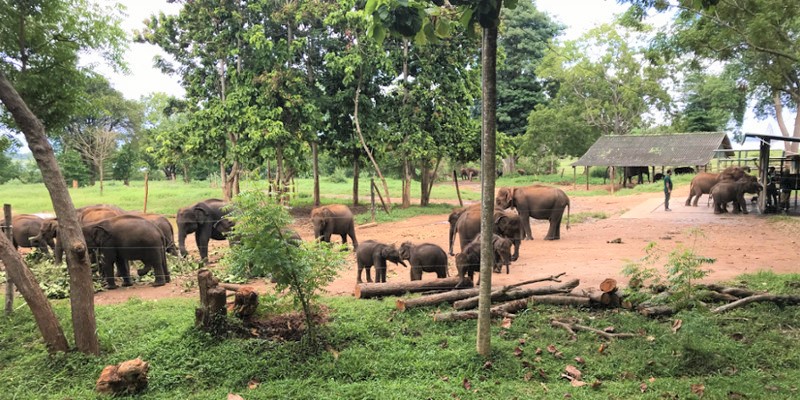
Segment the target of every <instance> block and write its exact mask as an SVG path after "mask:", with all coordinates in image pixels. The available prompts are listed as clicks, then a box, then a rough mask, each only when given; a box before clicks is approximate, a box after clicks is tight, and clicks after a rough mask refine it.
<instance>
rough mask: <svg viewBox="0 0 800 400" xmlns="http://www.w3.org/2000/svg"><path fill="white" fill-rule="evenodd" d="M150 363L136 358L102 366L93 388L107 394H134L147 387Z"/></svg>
mask: <svg viewBox="0 0 800 400" xmlns="http://www.w3.org/2000/svg"><path fill="white" fill-rule="evenodd" d="M148 369H150V364H149V363H147V362H145V361H142V359H140V358H137V359H135V360H128V361H124V362H121V363H119V364H117V365H108V366H106V367H105V368H103V371H102V372H101V373H100V377H99V378H97V383H96V384H95V390H96V391H97V392H99V393H102V394H107V395H115V396H116V395H127V394H136V393H139V392H141V391H142V390H144V389H145V388H147V370H148Z"/></svg>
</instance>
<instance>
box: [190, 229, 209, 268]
mask: <svg viewBox="0 0 800 400" xmlns="http://www.w3.org/2000/svg"><path fill="white" fill-rule="evenodd" d="M194 239H195V243H197V250H199V251H200V259H201V260H202V261H203V263H206V264H208V241H209V240H211V235H210V234H209V235H206V234H205V232H204V230H198V231H197V232H195V234H194Z"/></svg>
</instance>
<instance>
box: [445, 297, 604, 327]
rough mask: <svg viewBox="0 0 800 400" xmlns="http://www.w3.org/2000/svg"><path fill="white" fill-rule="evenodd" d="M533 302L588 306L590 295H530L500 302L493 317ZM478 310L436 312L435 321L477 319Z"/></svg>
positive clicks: (527, 305) (525, 306) (505, 314)
mask: <svg viewBox="0 0 800 400" xmlns="http://www.w3.org/2000/svg"><path fill="white" fill-rule="evenodd" d="M533 304H551V305H568V306H588V305H589V298H588V297H577V296H565V295H543V296H530V297H527V298H524V299H517V300H512V301H509V302H506V303H502V304H498V305H496V306H494V307H492V308H491V309H490V313H491V316H492V317H510V318H513V317H515V315H514V314H513V313H514V312H516V311H519V310H522V309H525V308H528V307H529V306H531V305H533ZM477 318H478V311H477V310H467V311H452V312H448V313H436V314H434V315H433V320H434V321H435V322H441V321H464V320H469V319H477Z"/></svg>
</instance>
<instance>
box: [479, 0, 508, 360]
mask: <svg viewBox="0 0 800 400" xmlns="http://www.w3.org/2000/svg"><path fill="white" fill-rule="evenodd" d="M501 7H502V0H498V1H497V10H500V8H501ZM498 22H499V18H498ZM481 47H482V48H481V70H482V71H483V77H482V83H483V96H482V97H483V100H482V103H483V104H482V108H483V110H482V113H481V114H482V115H483V121H482V127H483V129H482V133H481V147H482V152H481V170H482V171H483V179H481V273H480V276H481V291H480V300H479V303H478V340H477V349H478V354H480V355H482V356H484V357H488V356H489V355H490V352H491V323H492V320H491V312H490V309H491V307H492V299H491V295H492V266H493V265H494V252H493V251H492V232H493V230H494V226H493V225H494V220H493V218H492V215H493V213H494V180H495V174H494V172H493V171H495V163H496V160H495V158H496V155H495V146H496V143H495V129H496V126H495V117H496V115H497V87H496V86H495V84H496V82H497V69H496V68H497V26H494V27H491V28H484V29H483V41H482V46H481Z"/></svg>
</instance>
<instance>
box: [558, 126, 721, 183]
mask: <svg viewBox="0 0 800 400" xmlns="http://www.w3.org/2000/svg"><path fill="white" fill-rule="evenodd" d="M719 150H731V151H730V152H726V151H723V152H720V151H719ZM720 153H724V156H726V157H733V155H734V152H733V150H732V147H731V141H730V139H728V135H727V134H726V133H725V132H703V133H674V134H665V135H639V136H634V135H608V136H601V137H599V138H598V139H597V141H596V142H594V144H593V145H592V147H590V148H589V150H587V151H586V153H585V154H584V155H583V156H581V158H580V159H578V161H575V162H574V163H572V167H573V168H575V167H581V166H582V167H586V171H587V174H588V170H589V167H597V166H612V167H640V166H647V167H663V166H700V165H706V164H708V163H709V162H710V161H711V160H712V159H713V158H714V157H715V156H717V155H722V154H720ZM587 186H588V179H587Z"/></svg>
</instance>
